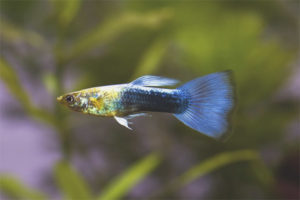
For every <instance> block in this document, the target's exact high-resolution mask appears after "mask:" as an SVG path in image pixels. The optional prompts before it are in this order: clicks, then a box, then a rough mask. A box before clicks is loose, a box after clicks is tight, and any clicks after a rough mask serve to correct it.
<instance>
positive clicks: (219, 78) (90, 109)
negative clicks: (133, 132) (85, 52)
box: [57, 72, 234, 138]
mask: <svg viewBox="0 0 300 200" xmlns="http://www.w3.org/2000/svg"><path fill="white" fill-rule="evenodd" d="M177 82H178V81H177V80H174V79H169V78H164V77H157V76H143V77H140V78H138V79H136V80H135V81H133V82H131V83H128V84H119V85H110V86H102V87H94V88H89V89H84V90H80V91H77V92H71V93H68V94H65V95H63V96H60V97H58V98H57V100H58V101H59V102H61V103H62V104H64V105H66V106H67V107H69V108H70V109H72V110H74V111H78V112H82V113H85V114H91V115H97V116H104V117H115V119H116V120H117V121H118V122H119V123H120V124H122V125H124V126H126V127H127V128H130V127H129V122H128V120H129V119H131V118H133V117H137V116H140V115H143V113H145V112H166V113H172V114H173V115H174V116H175V117H177V118H178V119H179V120H180V121H182V122H183V123H184V124H186V125H187V126H189V127H191V128H193V129H195V130H197V131H199V132H202V133H204V134H206V135H208V136H211V137H215V138H219V137H220V136H222V135H223V134H224V133H225V132H226V131H227V129H228V122H227V117H228V114H229V113H230V112H231V110H232V109H233V105H234V101H233V100H234V98H233V86H232V82H231V75H230V73H229V72H218V73H214V74H209V75H207V76H204V77H200V78H198V79H195V80H192V81H190V82H188V83H186V84H184V85H182V86H181V87H178V88H176V89H165V88H158V87H157V86H166V85H167V86H170V85H174V84H176V83H177ZM130 129H131V128H130Z"/></svg>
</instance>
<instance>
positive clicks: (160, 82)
mask: <svg viewBox="0 0 300 200" xmlns="http://www.w3.org/2000/svg"><path fill="white" fill-rule="evenodd" d="M178 82H179V81H178V80H176V79H171V78H165V77H161V76H150V75H146V76H142V77H140V78H138V79H136V80H134V81H132V82H131V83H129V84H131V85H139V86H171V85H176V84H177V83H178Z"/></svg>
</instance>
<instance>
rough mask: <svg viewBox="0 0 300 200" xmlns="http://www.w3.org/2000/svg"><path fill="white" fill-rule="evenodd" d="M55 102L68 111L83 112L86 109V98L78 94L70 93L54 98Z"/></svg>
mask: <svg viewBox="0 0 300 200" xmlns="http://www.w3.org/2000/svg"><path fill="white" fill-rule="evenodd" d="M56 100H57V101H58V102H59V103H61V104H62V105H64V106H67V107H68V108H69V109H71V110H74V111H77V112H85V111H86V109H87V107H88V98H87V97H86V96H85V95H82V94H81V93H80V92H72V93H68V94H65V95H62V96H59V97H57V98H56Z"/></svg>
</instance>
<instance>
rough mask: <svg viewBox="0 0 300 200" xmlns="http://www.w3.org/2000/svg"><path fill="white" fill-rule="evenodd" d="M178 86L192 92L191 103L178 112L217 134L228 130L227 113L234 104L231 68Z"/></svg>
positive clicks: (194, 125)
mask: <svg viewBox="0 0 300 200" xmlns="http://www.w3.org/2000/svg"><path fill="white" fill-rule="evenodd" d="M178 89H180V90H183V91H185V92H186V93H187V95H188V96H189V103H188V107H187V108H186V110H185V111H183V112H182V113H180V114H174V115H175V117H177V118H178V119H179V120H180V121H182V122H183V123H184V124H186V125H187V126H189V127H191V128H193V129H195V130H197V131H199V132H201V133H203V134H205V135H207V136H210V137H214V138H220V137H221V136H223V135H224V134H225V133H226V132H227V130H228V126H229V125H228V121H227V117H228V115H229V113H230V112H231V110H232V109H233V105H234V92H233V84H232V78H231V72H230V71H225V72H218V73H213V74H209V75H206V76H203V77H200V78H197V79H194V80H192V81H190V82H188V83H186V84H184V85H182V86H181V87H179V88H178Z"/></svg>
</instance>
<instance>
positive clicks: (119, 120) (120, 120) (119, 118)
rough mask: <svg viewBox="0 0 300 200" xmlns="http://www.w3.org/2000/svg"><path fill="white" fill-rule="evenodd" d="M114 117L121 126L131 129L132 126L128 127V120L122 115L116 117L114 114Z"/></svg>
mask: <svg viewBox="0 0 300 200" xmlns="http://www.w3.org/2000/svg"><path fill="white" fill-rule="evenodd" d="M115 119H116V120H117V122H118V123H119V124H121V125H122V126H125V127H126V128H128V129H130V130H132V128H130V127H129V124H130V122H128V120H127V119H126V118H123V117H116V116H115Z"/></svg>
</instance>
